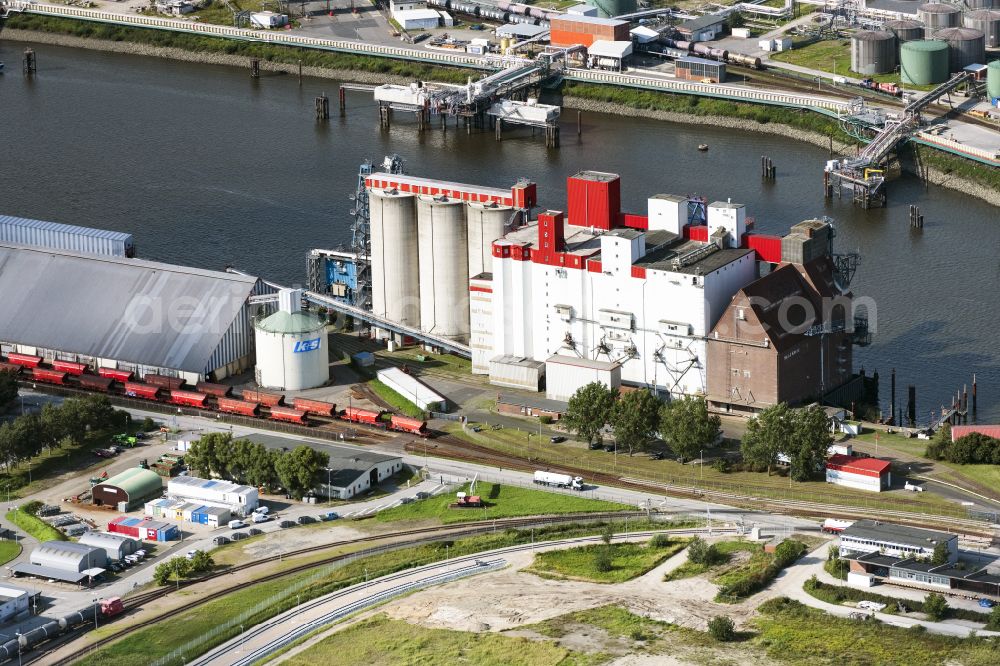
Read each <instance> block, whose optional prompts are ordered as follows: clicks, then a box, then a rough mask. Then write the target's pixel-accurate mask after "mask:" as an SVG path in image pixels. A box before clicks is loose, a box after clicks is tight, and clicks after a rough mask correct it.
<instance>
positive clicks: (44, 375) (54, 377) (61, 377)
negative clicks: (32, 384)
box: [31, 368, 66, 384]
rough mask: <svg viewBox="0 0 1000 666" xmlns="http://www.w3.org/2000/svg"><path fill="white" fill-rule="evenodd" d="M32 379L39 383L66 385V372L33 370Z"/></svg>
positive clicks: (43, 369)
mask: <svg viewBox="0 0 1000 666" xmlns="http://www.w3.org/2000/svg"><path fill="white" fill-rule="evenodd" d="M31 378H32V379H33V380H35V381H37V382H45V383H47V384H65V383H66V373H65V372H59V371H58V370H46V369H45V368H33V369H32V370H31Z"/></svg>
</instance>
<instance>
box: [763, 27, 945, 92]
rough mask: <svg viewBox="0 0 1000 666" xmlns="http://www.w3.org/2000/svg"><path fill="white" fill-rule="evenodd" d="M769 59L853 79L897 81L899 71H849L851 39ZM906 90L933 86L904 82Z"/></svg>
mask: <svg viewBox="0 0 1000 666" xmlns="http://www.w3.org/2000/svg"><path fill="white" fill-rule="evenodd" d="M771 60H777V61H779V62H787V63H789V64H791V65H799V66H800V67H808V68H810V69H818V70H820V71H823V72H829V73H830V74H833V75H835V76H848V77H852V78H855V79H863V78H871V79H875V80H876V81H879V82H881V83H899V82H900V80H899V72H898V71H895V72H890V73H888V74H874V75H870V76H869V75H867V74H859V73H858V72H853V71H851V40H850V39H827V40H823V41H820V42H814V43H812V44H808V45H806V46H801V47H796V48H794V49H792V50H791V51H782V52H780V53H773V54H771ZM904 86H905V88H906V89H907V90H924V89H925V88H926V89H930V88H933V87H934V86H914V85H910V84H904Z"/></svg>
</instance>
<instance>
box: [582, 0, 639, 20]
mask: <svg viewBox="0 0 1000 666" xmlns="http://www.w3.org/2000/svg"><path fill="white" fill-rule="evenodd" d="M587 4H588V5H590V6H591V7H597V15H598V16H601V17H603V18H613V17H615V16H621V15H622V14H631V13H632V12H634V11H635V10H636V7H637V2H636V0H587Z"/></svg>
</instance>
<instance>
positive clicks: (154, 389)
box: [125, 382, 163, 400]
mask: <svg viewBox="0 0 1000 666" xmlns="http://www.w3.org/2000/svg"><path fill="white" fill-rule="evenodd" d="M162 390H163V389H162V388H161V387H159V386H151V385H149V384H140V383H138V382H125V395H127V396H128V397H130V398H146V399H147V400H156V399H157V398H159V397H160V391H162Z"/></svg>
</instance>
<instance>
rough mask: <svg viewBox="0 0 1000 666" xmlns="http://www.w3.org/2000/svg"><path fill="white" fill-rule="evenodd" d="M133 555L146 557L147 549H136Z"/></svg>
mask: <svg viewBox="0 0 1000 666" xmlns="http://www.w3.org/2000/svg"><path fill="white" fill-rule="evenodd" d="M133 555H138V556H139V557H146V551H145V550H143V549H142V548H140V549H139V550H137V551H135V552H134V553H133Z"/></svg>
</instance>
